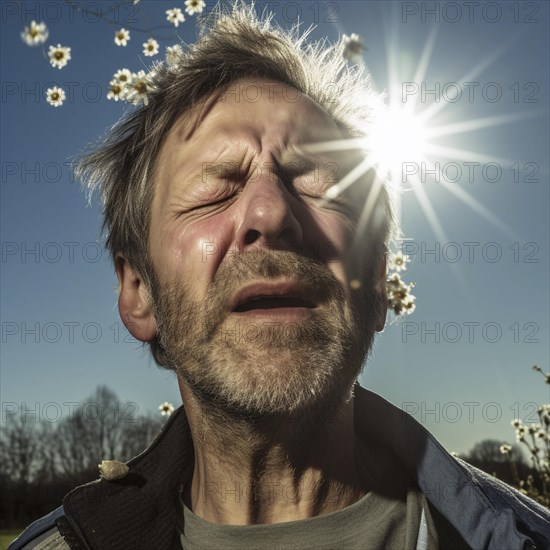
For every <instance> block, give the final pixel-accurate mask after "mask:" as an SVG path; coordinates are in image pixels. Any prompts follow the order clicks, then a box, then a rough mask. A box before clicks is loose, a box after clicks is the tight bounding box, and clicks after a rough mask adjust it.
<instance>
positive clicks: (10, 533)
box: [0, 529, 21, 550]
mask: <svg viewBox="0 0 550 550" xmlns="http://www.w3.org/2000/svg"><path fill="white" fill-rule="evenodd" d="M19 533H21V530H18V529H16V530H13V529H6V530H2V531H0V550H6V548H7V547H8V544H10V542H12V541H13V540H15V539H16V538H17V536H18V535H19Z"/></svg>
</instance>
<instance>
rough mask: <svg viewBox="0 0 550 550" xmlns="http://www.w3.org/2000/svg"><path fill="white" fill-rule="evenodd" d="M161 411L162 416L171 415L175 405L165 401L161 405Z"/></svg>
mask: <svg viewBox="0 0 550 550" xmlns="http://www.w3.org/2000/svg"><path fill="white" fill-rule="evenodd" d="M159 411H160V414H162V416H170V415H171V414H172V413H173V412H174V405H172V403H168V401H165V402H164V403H163V404H162V405H160V406H159Z"/></svg>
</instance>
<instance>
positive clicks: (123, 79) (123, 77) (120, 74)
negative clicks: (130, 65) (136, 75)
mask: <svg viewBox="0 0 550 550" xmlns="http://www.w3.org/2000/svg"><path fill="white" fill-rule="evenodd" d="M113 79H114V80H117V81H118V82H120V83H121V84H126V83H127V82H130V80H131V79H132V72H131V71H130V70H129V69H119V70H118V71H117V72H116V73H115V74H114V75H113Z"/></svg>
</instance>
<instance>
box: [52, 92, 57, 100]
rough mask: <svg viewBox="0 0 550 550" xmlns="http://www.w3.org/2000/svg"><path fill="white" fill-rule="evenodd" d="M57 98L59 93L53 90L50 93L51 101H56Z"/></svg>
mask: <svg viewBox="0 0 550 550" xmlns="http://www.w3.org/2000/svg"><path fill="white" fill-rule="evenodd" d="M58 99H59V93H58V92H54V93H53V94H52V101H57V100H58Z"/></svg>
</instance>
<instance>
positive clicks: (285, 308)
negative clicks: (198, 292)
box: [232, 281, 318, 316]
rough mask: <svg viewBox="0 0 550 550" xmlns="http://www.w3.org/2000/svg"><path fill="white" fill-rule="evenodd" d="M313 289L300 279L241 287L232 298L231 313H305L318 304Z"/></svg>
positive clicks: (265, 282) (301, 314)
mask: <svg viewBox="0 0 550 550" xmlns="http://www.w3.org/2000/svg"><path fill="white" fill-rule="evenodd" d="M317 301H318V297H317V296H316V294H315V291H314V290H313V289H311V288H309V287H306V286H305V285H304V284H302V283H301V282H300V281H264V282H256V283H252V284H250V285H248V286H246V287H244V288H242V289H241V290H240V291H239V292H237V294H236V295H235V296H234V298H233V300H232V312H233V313H255V314H257V315H266V314H269V315H300V316H303V315H307V314H308V313H309V312H310V311H311V310H313V309H315V308H316V307H317V306H318V303H317Z"/></svg>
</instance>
